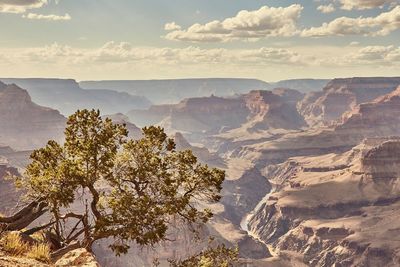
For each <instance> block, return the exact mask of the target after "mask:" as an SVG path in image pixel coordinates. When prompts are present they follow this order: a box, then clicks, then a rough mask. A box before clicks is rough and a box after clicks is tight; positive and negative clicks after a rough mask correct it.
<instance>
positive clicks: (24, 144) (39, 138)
mask: <svg viewBox="0 0 400 267" xmlns="http://www.w3.org/2000/svg"><path fill="white" fill-rule="evenodd" d="M65 121H66V119H65V117H64V116H62V115H61V114H60V113H59V112H58V111H57V110H53V109H50V108H46V107H42V106H39V105H37V104H35V103H33V102H32V100H31V98H30V96H29V94H28V92H27V91H26V90H23V89H21V88H19V87H18V86H16V85H15V84H11V85H8V86H3V87H0V125H1V127H0V143H2V144H6V145H9V146H11V147H13V148H16V149H19V150H28V149H33V148H37V147H40V146H43V145H45V144H46V143H47V141H48V140H49V139H54V140H58V141H61V140H62V136H63V131H64V128H65Z"/></svg>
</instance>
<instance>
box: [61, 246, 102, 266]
mask: <svg viewBox="0 0 400 267" xmlns="http://www.w3.org/2000/svg"><path fill="white" fill-rule="evenodd" d="M55 266H56V267H58V266H59V267H69V266H80V267H100V264H98V262H97V261H96V259H95V257H94V256H93V254H91V253H89V252H88V251H87V250H86V249H83V248H81V249H76V250H73V251H71V252H68V253H67V254H65V255H64V256H63V257H62V258H61V259H59V260H58V261H57V262H56V263H55Z"/></svg>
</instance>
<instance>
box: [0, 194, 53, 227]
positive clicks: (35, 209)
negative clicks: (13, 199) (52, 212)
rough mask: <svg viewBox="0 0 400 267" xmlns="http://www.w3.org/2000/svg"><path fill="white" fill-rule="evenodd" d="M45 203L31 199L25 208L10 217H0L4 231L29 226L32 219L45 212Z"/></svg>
mask: <svg viewBox="0 0 400 267" xmlns="http://www.w3.org/2000/svg"><path fill="white" fill-rule="evenodd" d="M46 207H47V204H46V203H44V202H36V201H33V202H32V203H30V204H29V205H27V206H26V207H25V208H23V209H22V210H20V211H19V212H17V213H16V214H14V215H13V216H10V217H0V224H2V227H1V228H2V230H4V231H19V230H22V229H24V228H26V227H27V226H29V225H30V224H31V223H32V222H33V221H35V220H36V219H37V218H39V217H40V216H42V215H43V214H44V213H46V212H47V209H46Z"/></svg>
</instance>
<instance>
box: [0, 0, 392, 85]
mask: <svg viewBox="0 0 400 267" xmlns="http://www.w3.org/2000/svg"><path fill="white" fill-rule="evenodd" d="M353 76H400V0H303V1H300V0H297V1H290V0H168V1H167V0H134V1H132V0H0V77H55V78H74V79H77V80H115V79H173V78H202V77H236V78H258V79H262V80H265V81H277V80H283V79H295V78H335V77H353Z"/></svg>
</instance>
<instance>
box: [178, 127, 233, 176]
mask: <svg viewBox="0 0 400 267" xmlns="http://www.w3.org/2000/svg"><path fill="white" fill-rule="evenodd" d="M174 140H175V144H176V149H177V150H191V151H192V152H193V154H194V155H195V156H196V157H197V158H198V160H199V161H200V162H201V163H204V164H208V165H210V166H213V167H220V168H223V167H225V162H224V160H223V159H222V158H220V157H219V156H218V155H217V154H215V153H211V152H210V151H209V150H208V149H207V148H206V147H199V146H193V145H191V144H190V143H189V142H188V141H187V140H186V139H185V137H183V135H182V134H181V133H176V134H175V136H174Z"/></svg>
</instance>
